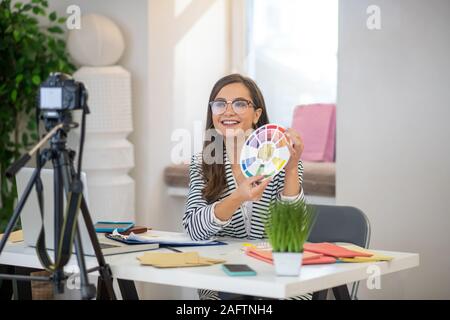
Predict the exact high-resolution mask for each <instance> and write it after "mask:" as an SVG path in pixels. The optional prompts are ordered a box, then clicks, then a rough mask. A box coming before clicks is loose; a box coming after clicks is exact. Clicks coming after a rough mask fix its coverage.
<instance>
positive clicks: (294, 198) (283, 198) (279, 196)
mask: <svg viewBox="0 0 450 320" xmlns="http://www.w3.org/2000/svg"><path fill="white" fill-rule="evenodd" d="M297 170H298V180H299V181H298V183H299V185H300V193H299V194H298V195H296V196H292V197H288V196H284V195H283V194H282V192H283V189H284V178H285V172H284V170H283V172H282V173H283V174H282V175H281V176H280V180H278V191H277V199H278V200H281V201H287V202H293V201H305V195H304V193H303V186H302V183H303V163H302V160H299V162H298V167H297Z"/></svg>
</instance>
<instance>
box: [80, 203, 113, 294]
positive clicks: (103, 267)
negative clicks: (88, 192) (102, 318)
mask: <svg viewBox="0 0 450 320" xmlns="http://www.w3.org/2000/svg"><path fill="white" fill-rule="evenodd" d="M80 209H81V213H82V214H83V219H84V223H85V224H86V228H87V230H88V234H89V238H90V239H91V243H92V247H93V248H94V252H95V256H96V258H97V262H98V265H99V267H100V271H99V272H100V277H99V281H101V283H99V286H98V293H100V292H103V290H105V292H106V293H107V296H108V298H109V299H111V300H116V294H115V293H114V288H113V278H112V273H111V269H110V267H109V265H108V264H107V263H106V261H105V257H104V256H103V253H102V250H101V248H100V243H99V242H98V238H97V234H96V233H95V229H94V224H93V222H92V218H91V215H90V214H89V210H88V207H87V204H86V200H85V199H84V196H82V197H81V206H80ZM103 285H104V287H103ZM98 293H97V294H98ZM101 296H102V295H100V297H101Z"/></svg>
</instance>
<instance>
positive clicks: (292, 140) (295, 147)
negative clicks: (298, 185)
mask: <svg viewBox="0 0 450 320" xmlns="http://www.w3.org/2000/svg"><path fill="white" fill-rule="evenodd" d="M285 135H286V138H287V140H288V148H289V152H290V153H291V157H290V158H289V161H288V163H287V164H286V167H285V170H286V171H289V170H297V167H298V162H299V161H300V157H301V155H302V152H303V148H304V146H303V140H302V137H300V135H299V134H298V132H297V131H295V130H294V129H292V128H289V129H287V130H286V132H285Z"/></svg>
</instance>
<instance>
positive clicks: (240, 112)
mask: <svg viewBox="0 0 450 320" xmlns="http://www.w3.org/2000/svg"><path fill="white" fill-rule="evenodd" d="M268 122H269V120H268V115H267V111H266V106H265V103H264V98H263V96H262V94H261V91H260V90H259V88H258V86H257V85H256V83H255V82H254V81H253V80H251V79H250V78H247V77H244V76H242V75H239V74H231V75H228V76H226V77H224V78H222V79H220V80H219V81H218V82H217V83H216V84H215V85H214V87H213V89H212V91H211V94H210V98H209V104H208V113H207V121H206V130H207V132H206V135H205V137H206V139H205V142H204V145H203V151H202V152H201V153H199V154H197V155H194V156H193V157H192V160H191V165H190V170H189V176H190V183H189V194H188V199H187V203H186V212H185V214H184V217H183V226H184V228H185V229H186V231H187V232H188V234H189V235H190V237H191V238H192V239H194V240H205V239H209V238H211V237H215V236H225V237H234V238H247V239H263V238H266V235H265V232H264V223H265V222H266V220H267V218H268V214H269V204H270V202H271V201H273V200H275V199H278V200H281V201H301V200H303V199H304V196H303V189H302V173H303V166H302V162H301V161H300V156H301V154H302V151H303V142H302V139H301V138H300V136H299V134H298V133H297V132H295V131H294V130H293V129H287V130H286V136H287V138H288V140H290V142H291V145H290V146H289V151H290V153H291V157H290V159H289V161H288V163H287V164H286V166H285V168H284V169H283V170H282V171H281V172H280V173H278V174H277V175H275V176H274V177H273V178H271V179H264V178H263V176H257V177H251V178H246V177H245V176H244V175H243V174H242V172H241V169H240V165H239V159H240V151H241V148H242V145H243V143H244V142H245V139H246V137H247V136H248V135H249V134H250V133H251V131H252V129H256V128H258V127H260V126H262V125H265V124H267V123H268ZM211 131H212V134H211ZM211 135H212V136H215V139H207V138H208V137H210V136H211ZM209 140H212V141H209ZM199 295H200V299H218V298H220V294H219V293H218V292H215V291H210V290H199ZM301 298H302V299H310V295H306V296H302V297H301Z"/></svg>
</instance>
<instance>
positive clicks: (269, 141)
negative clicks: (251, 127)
mask: <svg viewBox="0 0 450 320" xmlns="http://www.w3.org/2000/svg"><path fill="white" fill-rule="evenodd" d="M285 131H286V129H285V128H283V127H281V126H279V125H276V124H266V125H264V126H262V127H259V128H258V129H256V130H255V131H254V132H253V133H252V134H251V135H250V136H249V137H248V139H247V140H246V141H245V144H244V146H243V147H242V151H241V159H240V164H241V170H242V173H243V174H244V176H246V177H253V176H258V175H263V176H264V177H266V178H268V177H271V176H274V175H276V174H277V173H278V172H280V171H281V170H283V168H284V166H285V165H286V164H287V162H288V161H289V157H290V156H291V154H290V152H289V148H288V143H289V142H288V140H287V139H286V136H285V135H284V132H285Z"/></svg>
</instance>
